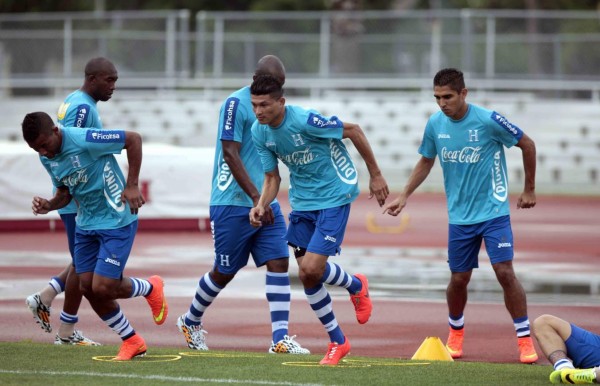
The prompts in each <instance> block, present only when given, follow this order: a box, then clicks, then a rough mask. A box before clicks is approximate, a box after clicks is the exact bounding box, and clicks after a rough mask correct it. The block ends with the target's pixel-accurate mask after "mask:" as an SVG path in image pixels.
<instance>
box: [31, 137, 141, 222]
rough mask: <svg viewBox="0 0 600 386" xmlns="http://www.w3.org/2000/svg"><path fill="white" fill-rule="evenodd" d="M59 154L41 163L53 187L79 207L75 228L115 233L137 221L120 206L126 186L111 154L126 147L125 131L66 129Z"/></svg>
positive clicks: (127, 210) (127, 207) (122, 204)
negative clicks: (64, 189) (65, 189)
mask: <svg viewBox="0 0 600 386" xmlns="http://www.w3.org/2000/svg"><path fill="white" fill-rule="evenodd" d="M60 130H61V132H62V145H61V149H60V153H58V154H57V155H56V156H55V157H54V158H52V159H50V158H46V157H44V156H40V160H41V162H42V164H43V165H44V167H45V168H46V170H47V171H48V174H50V177H51V178H52V183H53V184H54V186H55V187H57V188H58V187H61V186H66V187H68V188H69V192H70V193H71V195H72V196H73V200H76V201H77V203H78V212H77V226H78V227H79V228H81V229H84V230H94V229H117V228H121V227H124V226H126V225H129V224H130V223H132V222H133V221H135V220H136V219H137V215H135V214H131V211H130V208H129V204H128V203H126V202H125V203H123V202H121V193H123V191H124V190H125V185H126V183H127V181H126V179H125V177H124V176H123V172H121V169H120V168H119V164H118V163H117V160H116V159H115V156H114V154H119V153H121V151H122V150H123V146H125V131H123V130H96V129H80V128H76V127H66V128H61V129H60Z"/></svg>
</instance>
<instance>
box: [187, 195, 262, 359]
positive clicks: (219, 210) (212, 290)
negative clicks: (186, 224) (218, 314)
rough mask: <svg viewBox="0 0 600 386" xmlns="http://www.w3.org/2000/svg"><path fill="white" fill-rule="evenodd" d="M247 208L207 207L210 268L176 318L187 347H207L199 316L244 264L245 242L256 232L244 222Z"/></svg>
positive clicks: (196, 348) (246, 221) (197, 348)
mask: <svg viewBox="0 0 600 386" xmlns="http://www.w3.org/2000/svg"><path fill="white" fill-rule="evenodd" d="M248 211H249V209H248V208H244V207H235V206H211V207H210V223H211V231H212V234H213V241H214V248H215V259H214V264H213V268H212V270H211V271H210V272H207V273H205V274H204V275H203V276H202V277H201V278H200V280H199V281H198V285H197V286H196V293H195V294H194V298H193V299H192V302H191V304H190V307H189V309H188V311H187V312H186V313H184V314H182V315H181V316H180V317H179V318H178V319H177V328H178V329H179V331H180V332H181V333H182V334H183V337H184V338H185V341H186V344H187V345H188V347H189V348H191V349H194V350H208V346H207V344H206V336H205V334H206V330H204V328H203V324H202V317H203V316H204V313H205V312H206V310H207V309H208V307H210V305H211V304H212V303H213V302H214V301H215V299H216V298H217V296H218V295H219V293H220V292H221V291H222V290H223V288H225V286H227V284H228V283H229V282H230V281H231V280H233V278H234V277H235V275H236V273H237V271H238V270H240V269H241V268H243V267H244V266H246V264H247V263H248V257H249V254H250V247H249V244H250V242H251V238H252V236H253V234H254V232H256V230H255V229H254V228H252V227H250V224H249V222H248ZM250 228H252V229H250Z"/></svg>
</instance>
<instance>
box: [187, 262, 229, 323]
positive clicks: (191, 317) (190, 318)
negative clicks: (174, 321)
mask: <svg viewBox="0 0 600 386" xmlns="http://www.w3.org/2000/svg"><path fill="white" fill-rule="evenodd" d="M222 289H223V287H221V286H219V285H218V284H217V283H215V282H214V281H213V280H212V279H211V278H210V273H209V272H207V273H206V274H204V276H202V278H201V279H200V281H199V282H198V287H196V295H194V300H193V301H192V304H191V305H190V309H189V310H188V312H187V314H185V324H187V325H191V326H197V325H199V324H200V323H201V321H202V315H204V312H205V311H206V309H207V308H208V306H210V305H211V304H212V302H213V301H214V300H215V298H216V297H217V295H218V294H219V292H221V290H222Z"/></svg>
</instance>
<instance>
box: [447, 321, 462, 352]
mask: <svg viewBox="0 0 600 386" xmlns="http://www.w3.org/2000/svg"><path fill="white" fill-rule="evenodd" d="M464 337H465V329H464V327H463V328H461V329H460V330H455V329H453V328H452V327H450V333H449V334H448V342H446V350H448V352H449V353H450V356H451V357H452V358H453V359H457V358H460V357H462V354H463V340H464Z"/></svg>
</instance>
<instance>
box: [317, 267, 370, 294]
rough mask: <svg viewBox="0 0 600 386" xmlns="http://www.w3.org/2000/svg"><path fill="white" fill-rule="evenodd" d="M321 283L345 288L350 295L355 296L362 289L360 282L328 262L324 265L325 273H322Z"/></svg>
mask: <svg viewBox="0 0 600 386" xmlns="http://www.w3.org/2000/svg"><path fill="white" fill-rule="evenodd" d="M321 282H323V283H325V284H329V285H336V286H338V287H343V288H346V289H347V290H348V292H349V293H350V294H355V293H357V292H359V291H360V290H361V289H362V283H361V281H360V280H358V279H357V278H356V277H355V276H352V275H350V274H348V273H346V271H344V269H343V268H342V267H340V266H339V265H337V264H336V263H332V262H330V261H328V262H327V264H326V265H325V272H324V273H323V278H322V279H321Z"/></svg>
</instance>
